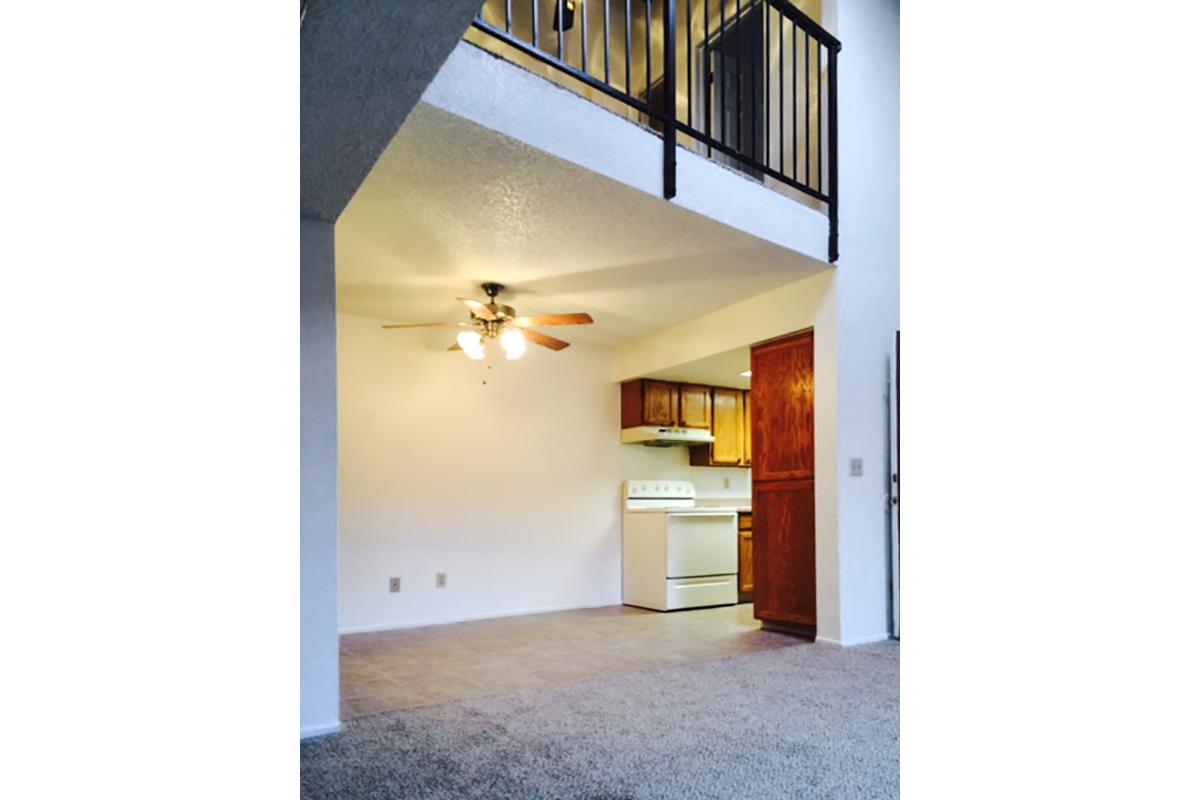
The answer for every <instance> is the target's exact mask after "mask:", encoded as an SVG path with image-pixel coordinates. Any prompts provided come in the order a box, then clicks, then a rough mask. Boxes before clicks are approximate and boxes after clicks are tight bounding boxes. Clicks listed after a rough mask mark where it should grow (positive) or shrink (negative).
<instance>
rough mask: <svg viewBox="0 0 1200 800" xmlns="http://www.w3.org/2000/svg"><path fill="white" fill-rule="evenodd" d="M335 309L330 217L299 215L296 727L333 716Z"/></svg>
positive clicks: (334, 722)
mask: <svg viewBox="0 0 1200 800" xmlns="http://www.w3.org/2000/svg"><path fill="white" fill-rule="evenodd" d="M337 459H338V450H337V309H336V306H335V284H334V250H333V223H331V222H322V221H320V220H314V219H307V218H305V217H301V218H300V735H301V736H302V737H303V736H314V735H317V734H321V733H330V732H332V731H335V730H337V729H338V728H339V727H340V723H339V721H338V627H337V617H338V586H337V579H338V539H337V520H338V460H337Z"/></svg>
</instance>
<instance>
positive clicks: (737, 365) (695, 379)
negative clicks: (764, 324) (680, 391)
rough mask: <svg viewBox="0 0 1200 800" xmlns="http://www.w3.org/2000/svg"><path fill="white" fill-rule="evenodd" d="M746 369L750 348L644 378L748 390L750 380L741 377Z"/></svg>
mask: <svg viewBox="0 0 1200 800" xmlns="http://www.w3.org/2000/svg"><path fill="white" fill-rule="evenodd" d="M748 369H750V348H749V347H738V348H735V349H733V350H728V351H726V352H724V353H717V354H716V355H712V356H709V357H707V358H702V359H700V360H699V361H691V362H689V363H687V364H680V365H679V366H677V367H671V368H669V369H662V370H659V371H658V372H652V373H650V374H649V375H647V376H646V377H648V378H661V379H662V380H664V381H680V382H682V383H702V384H705V385H706V386H729V387H732V388H735V389H749V388H750V379H749V378H746V377H743V376H742V373H743V372H745V371H746V370H748Z"/></svg>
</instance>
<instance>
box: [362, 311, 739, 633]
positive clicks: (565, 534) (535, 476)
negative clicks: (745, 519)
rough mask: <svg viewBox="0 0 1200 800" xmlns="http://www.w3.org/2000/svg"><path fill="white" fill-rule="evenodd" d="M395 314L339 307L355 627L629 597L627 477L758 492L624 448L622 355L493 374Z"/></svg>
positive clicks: (714, 491)
mask: <svg viewBox="0 0 1200 800" xmlns="http://www.w3.org/2000/svg"><path fill="white" fill-rule="evenodd" d="M381 322H382V321H381V320H376V319H370V318H366V317H360V316H354V315H348V314H340V315H339V316H338V384H339V420H340V436H339V453H340V465H341V470H340V484H341V503H340V525H339V528H340V548H341V558H340V587H341V601H340V627H341V629H342V631H343V632H347V631H361V630H370V629H381V628H389V627H401V626H409V625H423V624H431V623H439V622H449V621H455V620H463V619H471V618H477V617H484V616H496V615H508V614H520V613H528V612H533V611H540V610H547V609H557V608H578V607H584V606H596V605H608V604H615V603H619V602H620V542H621V540H620V531H621V518H620V503H619V496H620V484H621V481H622V480H624V479H626V478H631V477H633V478H640V477H650V478H655V477H663V478H686V479H690V480H693V481H695V482H696V483H697V485H698V487H699V490H700V492H701V493H702V494H703V495H707V496H722V495H723V496H729V497H748V496H749V494H750V476H749V470H745V469H710V468H692V467H690V466H688V465H687V451H686V449H684V448H670V449H652V448H645V447H640V446H633V445H622V444H621V443H620V392H619V387H618V385H617V384H616V383H615V382H614V380H613V371H614V368H613V353H612V351H611V350H610V349H607V348H597V347H588V346H583V345H573V346H572V347H571V348H570V349H568V350H566V351H564V352H561V353H552V352H550V351H547V350H543V349H541V348H536V347H533V348H530V352H529V353H528V354H527V355H526V356H525V357H524V358H522V359H520V360H519V361H515V362H508V361H505V360H503V359H499V360H497V361H495V362H493V369H491V370H488V369H487V368H486V366H485V365H484V363H482V362H476V361H471V360H469V359H467V358H465V357H464V356H463V355H462V354H461V353H447V352H446V351H445V348H446V345H447V343H448V342H449V341H451V337H450V335H449V334H447V333H446V332H445V331H435V332H433V333H427V332H424V331H383V330H381V329H380V327H379V325H380V323H381ZM567 338H569V337H567ZM485 378H486V379H487V381H488V383H487V385H484V384H483V383H482V381H483V380H484V379H485ZM726 477H728V478H730V482H731V486H730V488H729V489H728V490H726V489H724V487H723V481H722V479H723V478H726ZM438 572H445V573H447V575H448V580H447V583H448V585H447V588H445V589H436V588H435V587H434V576H435V574H436V573H438ZM393 576H398V577H400V578H401V586H402V589H401V591H400V593H399V594H390V593H389V592H388V590H387V589H388V578H389V577H393Z"/></svg>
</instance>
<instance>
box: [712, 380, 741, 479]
mask: <svg viewBox="0 0 1200 800" xmlns="http://www.w3.org/2000/svg"><path fill="white" fill-rule="evenodd" d="M712 405H713V413H712V417H713V422H712V434H713V438H714V439H716V441H715V442H713V444H712V463H713V464H718V465H721V466H728V467H735V466H737V465H738V464H740V463H741V461H742V439H743V436H742V416H743V412H742V392H741V390H740V389H716V388H714V389H713V390H712Z"/></svg>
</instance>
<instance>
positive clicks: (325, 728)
mask: <svg viewBox="0 0 1200 800" xmlns="http://www.w3.org/2000/svg"><path fill="white" fill-rule="evenodd" d="M341 729H342V723H340V722H330V723H328V724H325V725H310V726H309V727H307V728H301V729H300V738H301V739H311V738H312V737H314V736H325V735H326V734H329V733H337V732H338V731H340V730H341Z"/></svg>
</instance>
